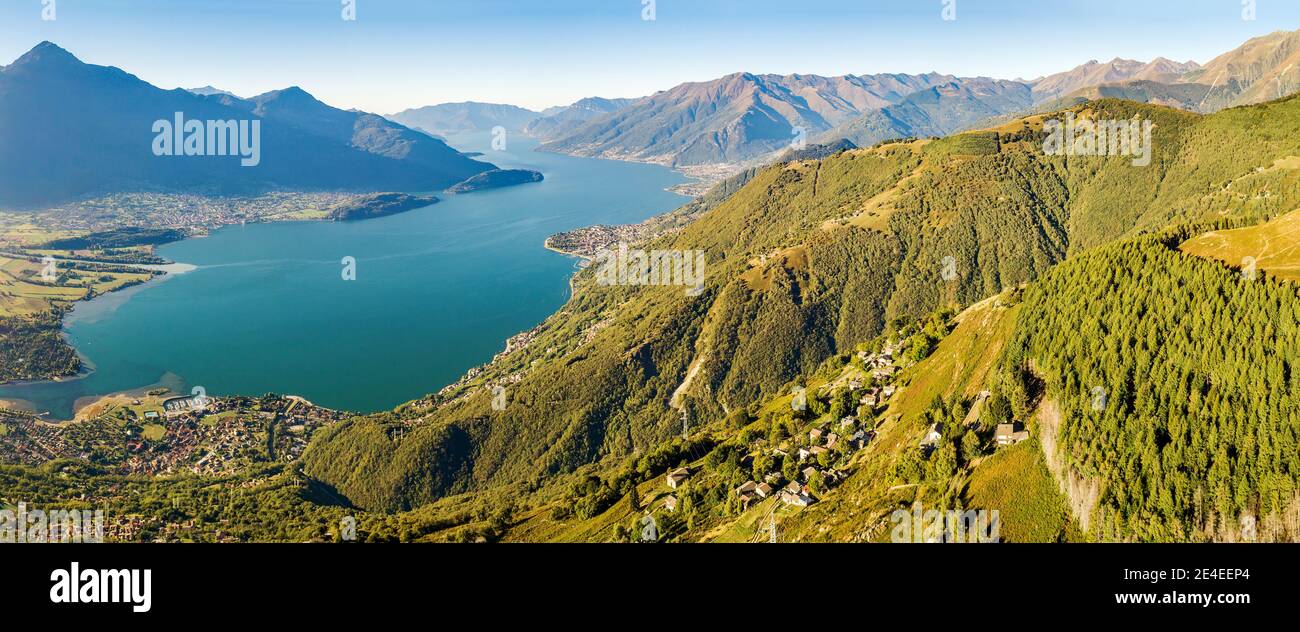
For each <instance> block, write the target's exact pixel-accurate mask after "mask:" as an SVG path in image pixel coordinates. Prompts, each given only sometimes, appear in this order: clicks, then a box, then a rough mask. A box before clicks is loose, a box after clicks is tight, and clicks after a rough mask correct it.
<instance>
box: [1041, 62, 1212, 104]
mask: <svg viewBox="0 0 1300 632" xmlns="http://www.w3.org/2000/svg"><path fill="white" fill-rule="evenodd" d="M1198 68H1200V66H1199V65H1198V64H1197V63H1196V62H1194V61H1188V62H1184V63H1181V64H1180V63H1178V62H1173V61H1170V60H1168V59H1165V58H1163V57H1157V58H1156V59H1154V60H1152V61H1151V62H1147V63H1143V62H1140V61H1134V60H1132V59H1120V58H1118V57H1117V58H1115V59H1112V60H1110V61H1109V62H1106V63H1104V64H1103V63H1100V62H1098V61H1097V60H1095V59H1094V60H1092V61H1089V62H1088V63H1086V64H1083V65H1082V66H1078V67H1075V68H1072V69H1070V70H1067V71H1065V72H1060V73H1057V74H1054V75H1048V76H1046V77H1040V78H1038V79H1035V80H1033V81H1030V82H1028V83H1029V84H1030V85H1031V86H1033V88H1034V97H1035V99H1034V100H1035V101H1046V100H1050V99H1056V98H1061V97H1064V96H1066V95H1069V94H1070V93H1072V92H1074V91H1076V90H1079V89H1081V88H1091V87H1095V86H1100V85H1102V84H1112V83H1119V82H1122V81H1128V80H1143V81H1154V82H1158V83H1173V82H1175V81H1178V80H1180V79H1181V78H1182V77H1183V76H1184V75H1186V74H1187V73H1189V72H1192V71H1194V70H1197V69H1198Z"/></svg>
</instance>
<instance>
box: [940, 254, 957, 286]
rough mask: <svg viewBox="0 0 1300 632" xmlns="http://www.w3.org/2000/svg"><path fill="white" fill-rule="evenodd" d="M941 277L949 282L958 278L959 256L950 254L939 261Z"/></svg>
mask: <svg viewBox="0 0 1300 632" xmlns="http://www.w3.org/2000/svg"><path fill="white" fill-rule="evenodd" d="M939 264H940V266H939V277H940V278H942V279H943V280H944V281H947V282H948V283H952V282H953V281H956V280H957V258H956V257H952V256H948V257H944V258H943V260H942V261H940V262H939Z"/></svg>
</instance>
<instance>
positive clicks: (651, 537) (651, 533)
mask: <svg viewBox="0 0 1300 632" xmlns="http://www.w3.org/2000/svg"><path fill="white" fill-rule="evenodd" d="M641 541H642V542H658V541H659V525H658V523H656V522H655V517H654V516H652V515H650V514H646V515H644V516H641Z"/></svg>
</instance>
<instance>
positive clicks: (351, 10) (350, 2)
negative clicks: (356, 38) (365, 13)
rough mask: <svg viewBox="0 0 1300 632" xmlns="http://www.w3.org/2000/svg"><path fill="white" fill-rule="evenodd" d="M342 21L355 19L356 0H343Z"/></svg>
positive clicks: (353, 20)
mask: <svg viewBox="0 0 1300 632" xmlns="http://www.w3.org/2000/svg"><path fill="white" fill-rule="evenodd" d="M343 21H344V22H356V21H357V0H343Z"/></svg>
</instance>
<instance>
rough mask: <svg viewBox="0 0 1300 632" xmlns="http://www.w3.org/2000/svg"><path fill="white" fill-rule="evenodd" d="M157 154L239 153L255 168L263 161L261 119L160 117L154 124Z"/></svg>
mask: <svg viewBox="0 0 1300 632" xmlns="http://www.w3.org/2000/svg"><path fill="white" fill-rule="evenodd" d="M153 133H154V134H157V136H155V137H154V139H153V155H155V156H239V157H240V161H239V164H240V165H241V166H244V167H256V166H257V165H259V164H261V163H262V121H260V120H258V119H253V120H251V121H250V120H240V121H237V120H233V119H232V120H228V121H220V120H217V121H203V120H198V119H190V120H186V119H185V114H184V113H183V112H177V113H176V114H175V120H170V121H169V120H167V119H158V120H157V121H154V123H153Z"/></svg>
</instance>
